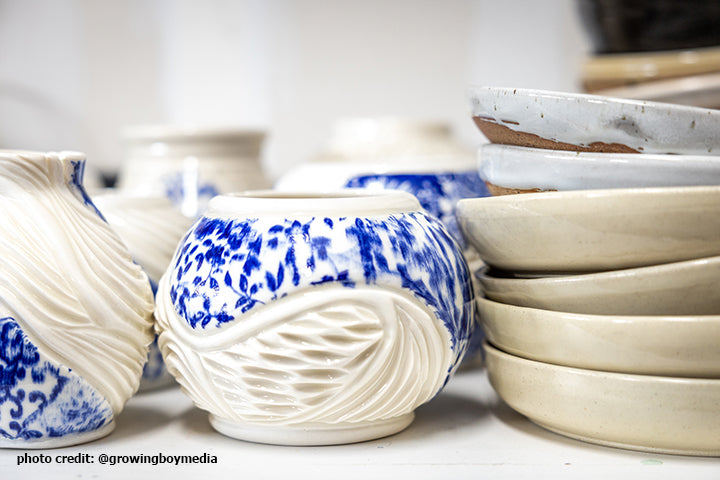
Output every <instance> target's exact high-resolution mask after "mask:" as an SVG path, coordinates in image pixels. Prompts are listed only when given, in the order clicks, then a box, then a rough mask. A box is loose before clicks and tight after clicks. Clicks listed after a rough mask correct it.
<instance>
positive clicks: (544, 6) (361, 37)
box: [0, 0, 588, 178]
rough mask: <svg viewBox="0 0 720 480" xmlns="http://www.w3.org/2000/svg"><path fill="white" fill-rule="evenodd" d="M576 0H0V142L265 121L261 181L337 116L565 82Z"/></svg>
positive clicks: (96, 150)
mask: <svg viewBox="0 0 720 480" xmlns="http://www.w3.org/2000/svg"><path fill="white" fill-rule="evenodd" d="M587 51H588V48H587V40H586V38H585V35H584V32H583V31H582V29H581V26H580V23H579V19H578V14H577V11H576V7H575V4H574V2H573V0H550V1H542V2H540V1H536V0H443V1H441V0H364V1H362V2H358V1H357V0H204V1H196V0H124V1H117V0H0V147H1V148H15V149H37V150H57V149H74V150H80V151H85V152H86V153H87V154H88V159H89V162H90V163H92V164H94V165H96V166H97V167H98V168H100V169H102V170H103V171H105V172H113V171H115V170H117V168H118V167H119V165H120V162H121V161H122V158H123V151H122V145H121V142H120V132H121V130H122V129H123V127H125V126H128V125H133V124H147V123H174V124H194V125H205V126H207V125H239V126H248V127H261V128H264V129H266V130H267V131H268V133H269V137H268V141H267V143H266V149H265V153H264V164H265V166H266V167H267V170H268V172H269V174H270V175H271V176H272V177H275V178H276V177H277V176H279V175H280V174H281V173H282V172H283V171H284V170H285V169H287V167H288V166H291V165H294V164H296V163H298V162H301V161H303V160H305V159H307V158H308V157H309V156H310V155H312V154H313V153H315V152H317V151H318V149H320V148H321V146H322V144H323V142H324V141H325V139H326V138H327V136H328V135H329V134H330V129H331V127H332V124H333V122H334V120H335V119H337V118H339V117H351V116H387V115H395V116H403V117H410V118H416V119H427V120H442V121H446V122H448V123H450V124H451V125H452V127H453V129H454V131H455V133H456V135H457V137H458V139H459V140H461V141H462V142H464V143H466V144H467V145H468V146H473V145H475V144H477V143H480V142H481V141H482V136H481V135H480V134H479V133H478V132H477V131H476V130H475V128H474V126H473V125H472V122H471V121H470V119H469V115H468V107H467V102H466V100H465V89H466V87H467V86H468V85H470V84H486V85H499V86H517V87H533V88H544V89H554V90H566V91H577V90H578V71H579V67H580V63H581V62H582V60H583V58H584V55H586V52H587Z"/></svg>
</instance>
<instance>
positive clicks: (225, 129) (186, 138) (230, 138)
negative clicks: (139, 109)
mask: <svg viewBox="0 0 720 480" xmlns="http://www.w3.org/2000/svg"><path fill="white" fill-rule="evenodd" d="M123 138H124V139H125V141H126V142H129V143H153V142H165V141H172V142H204V141H213V142H218V141H221V142H237V141H242V142H246V141H248V140H252V141H255V142H260V141H262V140H263V139H264V138H265V132H264V131H263V130H261V129H258V128H250V127H239V126H193V125H137V126H133V127H128V128H126V129H125V131H124V132H123Z"/></svg>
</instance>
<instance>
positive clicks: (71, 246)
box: [0, 151, 153, 448]
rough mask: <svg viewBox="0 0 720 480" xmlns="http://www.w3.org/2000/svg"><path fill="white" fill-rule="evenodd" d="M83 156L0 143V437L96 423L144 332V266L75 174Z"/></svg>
mask: <svg viewBox="0 0 720 480" xmlns="http://www.w3.org/2000/svg"><path fill="white" fill-rule="evenodd" d="M84 165H85V159H84V156H83V155H81V154H73V153H60V154H56V153H49V154H42V153H35V152H15V151H0V202H1V204H2V207H1V208H0V225H3V229H2V233H0V259H2V260H0V262H1V263H0V265H1V267H0V446H2V447H17V448H45V447H56V446H64V445H69V444H74V443H79V442H83V441H88V440H92V439H94V438H98V437H100V436H103V435H106V434H107V433H109V432H110V431H111V430H112V428H113V427H114V420H113V419H114V416H115V415H117V414H118V413H119V412H120V411H121V410H122V408H123V406H124V404H125V402H126V401H127V400H128V398H129V397H130V396H131V395H132V394H133V393H134V392H135V390H136V389H137V387H138V383H139V381H140V375H141V373H142V367H143V363H144V362H145V357H146V355H147V346H148V344H149V343H150V341H151V339H152V322H151V313H152V309H153V302H152V292H151V289H150V284H149V282H148V279H147V276H146V275H145V274H144V273H143V272H142V270H141V269H140V267H138V266H137V265H135V264H134V263H133V262H132V259H131V258H130V255H129V253H128V251H127V248H126V247H125V246H124V245H123V243H122V242H121V241H120V239H119V238H118V237H117V235H116V234H115V233H114V232H113V231H112V230H111V228H110V227H109V226H108V225H107V223H106V222H105V221H104V219H103V218H102V216H101V215H100V214H99V212H98V211H97V209H96V208H95V206H94V204H93V203H92V201H91V200H90V198H89V197H88V196H87V194H86V192H85V190H84V188H83V186H82V174H83V168H84Z"/></svg>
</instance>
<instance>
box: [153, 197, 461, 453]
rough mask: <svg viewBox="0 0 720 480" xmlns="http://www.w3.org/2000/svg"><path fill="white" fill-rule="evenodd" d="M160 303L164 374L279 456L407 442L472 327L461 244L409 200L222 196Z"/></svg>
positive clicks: (233, 429)
mask: <svg viewBox="0 0 720 480" xmlns="http://www.w3.org/2000/svg"><path fill="white" fill-rule="evenodd" d="M157 301H158V305H157V311H156V315H157V329H158V332H159V344H160V349H161V351H162V352H163V357H164V358H165V361H166V363H167V365H168V369H169V370H170V371H171V372H172V373H173V375H175V377H176V379H177V380H178V382H179V383H180V384H181V385H182V387H183V389H184V390H185V391H186V392H187V393H188V394H189V395H190V397H192V399H193V400H194V402H195V404H196V405H197V406H198V407H200V408H202V409H204V410H207V411H209V412H210V422H211V424H212V425H213V427H214V428H215V429H216V430H218V431H219V432H221V433H223V434H225V435H228V436H231V437H235V438H239V439H244V440H249V441H255V442H262V443H273V444H286V445H321V444H341V443H350V442H358V441H364V440H369V439H373V438H379V437H383V436H386V435H390V434H393V433H396V432H398V431H400V430H402V429H404V428H405V427H407V426H408V425H409V424H410V423H411V422H412V420H413V418H414V413H413V412H414V410H415V408H417V407H418V406H419V405H421V404H423V403H425V402H427V401H429V400H430V399H432V398H433V397H434V396H435V395H436V394H437V393H438V392H439V391H440V390H441V389H442V387H443V386H444V385H445V383H446V382H447V381H448V379H449V377H450V375H452V373H453V372H454V371H455V369H456V368H457V366H458V364H459V363H460V360H461V359H462V357H463V354H464V352H465V350H466V347H467V343H468V337H469V335H470V333H471V330H472V328H474V322H473V321H472V319H473V303H472V291H471V286H470V278H469V273H468V268H467V264H466V263H465V260H464V259H463V256H462V253H461V252H460V250H459V248H458V247H457V243H456V242H455V241H454V240H453V239H452V237H451V236H450V235H449V233H448V232H447V230H446V228H445V227H444V226H443V225H442V224H441V223H440V222H439V221H438V220H437V219H435V218H433V217H430V216H428V215H426V214H425V213H423V212H422V209H421V207H420V204H419V203H418V202H417V200H416V199H415V198H414V197H413V196H412V195H409V194H407V193H403V192H380V193H375V194H374V193H372V192H366V191H360V190H356V191H355V190H347V191H343V192H338V193H334V194H327V195H324V196H309V195H293V194H280V193H277V192H250V193H247V194H238V195H232V196H219V197H216V198H214V199H213V200H212V201H211V202H210V207H209V209H208V211H207V213H206V214H205V216H203V217H202V218H200V219H199V220H198V221H197V222H196V223H195V224H194V225H193V227H192V228H191V229H190V232H189V233H188V235H187V237H186V238H185V240H184V241H183V242H181V244H180V245H179V246H178V250H177V252H176V254H175V257H174V259H173V261H172V263H171V265H170V268H169V269H168V271H167V272H166V273H165V275H164V276H163V278H162V279H161V281H160V285H159V287H158V296H157Z"/></svg>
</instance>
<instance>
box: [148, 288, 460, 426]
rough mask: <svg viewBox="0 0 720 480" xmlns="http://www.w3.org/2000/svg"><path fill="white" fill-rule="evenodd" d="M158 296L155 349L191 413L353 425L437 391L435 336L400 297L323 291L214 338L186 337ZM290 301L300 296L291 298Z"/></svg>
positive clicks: (440, 335) (444, 335)
mask: <svg viewBox="0 0 720 480" xmlns="http://www.w3.org/2000/svg"><path fill="white" fill-rule="evenodd" d="M167 287H168V286H167V283H166V282H161V285H160V291H159V292H158V322H159V323H158V325H159V327H160V330H161V334H160V336H159V340H160V347H161V349H162V350H163V353H164V356H165V361H166V365H167V366H168V369H169V370H170V371H171V372H172V374H173V375H174V376H175V377H176V379H177V380H178V382H179V383H180V384H181V386H182V387H183V389H184V390H185V392H186V393H188V395H189V396H190V397H191V398H192V399H193V400H194V402H195V404H196V405H197V406H198V407H200V408H202V409H205V410H208V411H210V412H212V413H213V414H215V415H218V416H221V417H224V418H226V419H229V420H234V421H238V422H242V423H249V424H265V425H297V424H301V425H311V424H335V423H356V422H358V423H362V422H372V421H376V420H382V419H388V418H393V417H397V416H400V415H404V414H406V413H409V412H412V411H413V410H414V409H415V408H417V407H418V406H419V405H421V404H423V403H425V402H427V401H428V400H430V399H431V398H432V397H433V396H434V395H435V394H436V393H437V392H438V391H439V390H440V389H441V388H442V386H443V383H444V380H445V378H446V374H447V371H446V369H447V365H449V364H450V363H451V360H452V357H453V352H452V351H451V349H450V339H449V338H448V337H449V335H448V332H447V331H446V330H445V328H444V327H443V326H442V325H441V324H440V323H438V322H437V321H435V318H434V315H433V314H432V313H431V312H430V311H429V310H428V309H427V307H426V306H424V305H423V304H422V302H421V301H419V299H417V298H415V297H414V296H412V295H411V294H409V292H395V291H390V290H383V289H379V288H377V287H374V288H373V287H361V288H358V289H347V288H344V287H342V286H339V285H333V284H327V285H323V286H321V287H318V288H314V289H310V290H309V291H303V292H302V294H298V295H292V296H288V297H286V298H284V299H281V300H277V301H276V302H275V303H274V305H273V306H272V308H261V309H257V311H255V312H253V313H251V314H249V315H247V316H246V317H245V318H243V321H242V322H238V323H234V324H232V325H231V326H229V327H228V328H227V329H226V330H224V331H223V333H222V335H214V336H212V337H210V338H207V337H202V336H200V337H198V336H197V335H193V334H192V333H193V331H192V330H190V329H189V328H188V326H187V325H186V324H185V323H184V321H183V320H182V319H181V318H179V317H178V316H177V314H176V313H175V311H174V308H173V305H172V303H171V302H170V301H169V295H168V292H167V291H164V289H167ZM299 293H300V292H299Z"/></svg>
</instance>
